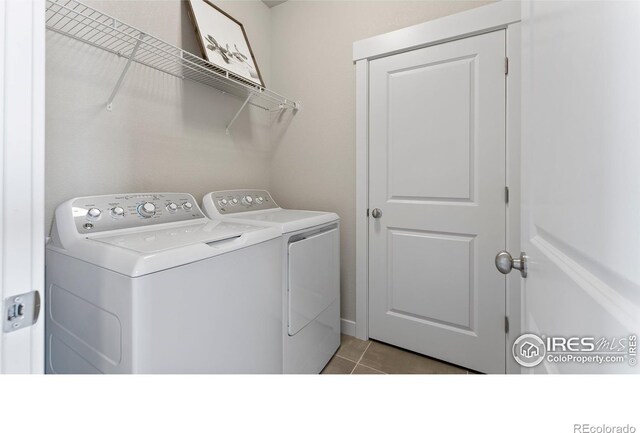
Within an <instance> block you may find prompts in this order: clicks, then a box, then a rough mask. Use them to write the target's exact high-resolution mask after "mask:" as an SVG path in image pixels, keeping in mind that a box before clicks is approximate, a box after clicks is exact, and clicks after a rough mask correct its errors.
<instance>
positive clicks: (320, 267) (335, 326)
mask: <svg viewBox="0 0 640 433" xmlns="http://www.w3.org/2000/svg"><path fill="white" fill-rule="evenodd" d="M202 207H203V210H204V212H205V214H207V215H208V216H209V218H211V219H216V220H222V221H233V222H236V223H240V224H260V225H264V226H266V227H276V228H277V229H278V230H279V231H280V232H281V233H282V239H283V242H282V252H283V265H282V266H283V277H282V280H283V315H284V323H283V325H284V326H283V371H284V372H285V373H319V372H320V371H321V370H322V369H323V368H324V366H325V365H326V364H327V362H329V360H330V359H331V357H332V356H333V354H334V353H335V352H336V350H337V349H338V347H339V346H340V226H339V221H340V219H339V217H338V215H336V214H335V213H330V212H312V211H301V210H289V209H282V208H280V207H279V206H278V205H277V204H276V203H275V202H274V201H273V198H272V197H271V195H270V194H269V193H268V192H267V191H261V190H234V191H218V192H212V193H209V194H207V195H206V196H205V197H204V198H203V205H202Z"/></svg>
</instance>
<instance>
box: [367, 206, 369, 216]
mask: <svg viewBox="0 0 640 433" xmlns="http://www.w3.org/2000/svg"><path fill="white" fill-rule="evenodd" d="M367 218H369V208H367Z"/></svg>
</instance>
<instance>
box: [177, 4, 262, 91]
mask: <svg viewBox="0 0 640 433" xmlns="http://www.w3.org/2000/svg"><path fill="white" fill-rule="evenodd" d="M187 4H188V9H189V14H190V16H191V21H192V22H193V26H194V29H195V32H196V37H197V39H198V44H199V45H200V50H201V51H202V56H203V58H204V59H205V60H207V61H209V62H210V63H212V64H214V65H215V66H216V67H219V68H221V69H223V70H225V71H228V72H231V73H232V74H233V75H234V76H231V78H235V79H239V81H242V82H244V83H245V84H251V85H256V86H261V87H265V84H264V81H263V79H262V74H260V69H259V68H258V63H257V62H256V59H255V56H254V55H253V50H252V49H251V45H250V44H249V38H248V37H247V33H246V32H245V30H244V26H243V25H242V23H241V22H240V21H238V20H236V19H235V18H233V17H232V16H231V15H229V14H228V13H226V12H225V11H223V10H222V9H220V8H219V7H217V6H216V5H214V4H213V3H211V2H210V1H208V0H187Z"/></svg>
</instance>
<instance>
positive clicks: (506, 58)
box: [504, 57, 509, 75]
mask: <svg viewBox="0 0 640 433" xmlns="http://www.w3.org/2000/svg"><path fill="white" fill-rule="evenodd" d="M504 74H505V75H509V57H505V58H504Z"/></svg>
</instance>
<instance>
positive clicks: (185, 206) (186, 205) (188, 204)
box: [182, 202, 193, 211]
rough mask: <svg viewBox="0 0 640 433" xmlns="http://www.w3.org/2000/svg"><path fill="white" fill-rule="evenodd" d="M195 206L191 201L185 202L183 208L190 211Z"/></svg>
mask: <svg viewBox="0 0 640 433" xmlns="http://www.w3.org/2000/svg"><path fill="white" fill-rule="evenodd" d="M192 207H193V205H192V204H191V203H189V202H186V203H185V204H183V205H182V209H184V210H186V211H190V210H191V208H192Z"/></svg>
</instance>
